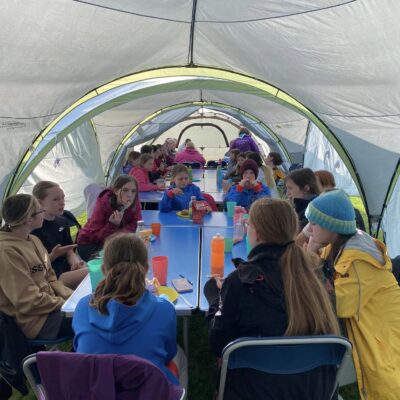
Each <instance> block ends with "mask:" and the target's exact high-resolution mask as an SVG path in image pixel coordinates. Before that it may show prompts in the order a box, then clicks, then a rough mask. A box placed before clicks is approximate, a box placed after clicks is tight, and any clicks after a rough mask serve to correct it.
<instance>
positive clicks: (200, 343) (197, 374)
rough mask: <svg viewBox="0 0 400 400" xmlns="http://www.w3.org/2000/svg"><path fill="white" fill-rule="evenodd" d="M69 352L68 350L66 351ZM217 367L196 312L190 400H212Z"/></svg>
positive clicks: (353, 399) (16, 399) (348, 395)
mask: <svg viewBox="0 0 400 400" xmlns="http://www.w3.org/2000/svg"><path fill="white" fill-rule="evenodd" d="M178 343H179V344H181V345H182V321H181V318H179V321H178ZM65 350H67V349H65ZM216 377H217V365H216V361H215V357H214V356H213V354H212V353H211V352H210V347H209V345H208V335H207V325H206V319H205V317H204V314H203V313H201V312H196V313H195V314H193V315H192V316H191V317H190V322H189V397H188V398H189V399H190V400H211V399H212V395H213V392H214V390H215V385H216ZM340 394H341V396H342V397H343V399H344V400H359V395H358V390H357V385H356V384H354V385H348V386H345V387H343V388H341V389H340ZM22 399H23V400H34V399H35V396H34V395H33V393H32V392H30V393H29V395H27V396H25V397H23V396H21V395H20V394H17V393H15V394H14V396H13V397H12V400H22Z"/></svg>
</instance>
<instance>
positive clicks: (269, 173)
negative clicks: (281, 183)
mask: <svg viewBox="0 0 400 400" xmlns="http://www.w3.org/2000/svg"><path fill="white" fill-rule="evenodd" d="M261 168H262V170H263V172H264V178H265V183H266V184H267V186H268V187H269V188H270V189H276V183H275V179H274V171H273V169H272V168H271V167H270V166H269V165H263V166H262V167H261Z"/></svg>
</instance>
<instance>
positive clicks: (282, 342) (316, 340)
mask: <svg viewBox="0 0 400 400" xmlns="http://www.w3.org/2000/svg"><path fill="white" fill-rule="evenodd" d="M314 344H339V345H342V346H343V348H344V353H343V356H342V358H341V360H340V362H339V363H338V364H337V366H338V369H337V372H336V379H335V384H334V387H333V391H332V393H331V396H330V399H332V396H333V395H334V393H335V391H336V389H337V388H338V386H339V380H340V376H341V374H342V372H343V368H344V366H345V365H346V363H347V362H348V361H349V359H350V358H351V351H352V345H351V343H350V342H349V341H348V340H347V339H346V338H344V337H341V336H330V335H326V336H324V335H322V336H301V337H300V336H292V337H290V336H284V337H269V338H265V337H261V338H254V337H245V338H240V339H237V340H234V341H233V342H231V343H228V344H227V345H226V346H225V348H224V349H223V351H222V360H221V361H222V362H221V374H220V383H219V391H218V400H223V398H224V392H225V384H226V377H227V373H228V366H229V359H230V356H231V355H232V354H233V353H234V352H235V351H237V350H238V349H243V348H246V347H253V346H293V345H304V346H307V345H314ZM322 365H328V363H327V364H324V363H321V364H320V366H322ZM234 368H235V367H234ZM234 368H232V369H234ZM248 368H252V366H251V365H249V366H248ZM305 371H307V369H304V371H303V372H305Z"/></svg>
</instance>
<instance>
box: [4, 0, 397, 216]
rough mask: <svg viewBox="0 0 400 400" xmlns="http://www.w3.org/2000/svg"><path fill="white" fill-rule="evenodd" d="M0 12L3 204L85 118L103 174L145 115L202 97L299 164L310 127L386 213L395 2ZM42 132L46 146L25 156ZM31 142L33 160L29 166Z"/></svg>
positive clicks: (393, 112)
mask: <svg viewBox="0 0 400 400" xmlns="http://www.w3.org/2000/svg"><path fill="white" fill-rule="evenodd" d="M194 7H195V8H194ZM0 11H1V12H0V55H1V59H2V60H3V62H2V63H0V141H1V143H2V146H0V159H1V160H2V161H1V165H0V196H2V197H3V195H4V193H5V191H6V188H7V186H8V184H9V182H10V179H12V178H13V177H14V173H15V172H16V171H17V168H18V166H19V165H21V166H22V168H21V170H19V171H18V176H16V179H15V180H13V182H14V183H13V187H12V191H16V190H18V189H19V187H20V186H21V185H23V184H24V182H25V180H26V178H28V177H29V175H30V173H31V171H32V170H34V169H35V167H36V165H37V164H38V161H39V160H40V159H41V158H43V157H47V154H49V152H50V151H53V150H52V147H54V146H56V147H57V146H58V145H59V144H60V143H62V142H63V141H64V136H65V135H66V134H67V133H69V132H74V130H76V129H79V126H80V125H82V124H83V123H86V122H88V121H89V120H90V119H91V118H94V120H96V119H98V120H101V123H98V126H96V121H95V126H96V131H97V129H99V131H102V129H103V128H104V131H102V132H104V135H103V134H102V132H100V134H99V143H100V145H99V147H98V148H99V150H98V151H99V152H100V160H101V161H100V163H101V165H102V167H103V168H104V167H105V166H106V165H107V162H108V160H109V159H110V155H111V154H112V152H113V150H114V149H110V147H112V146H113V145H114V144H115V143H119V141H120V138H123V137H124V136H125V135H126V133H127V132H129V131H130V130H131V129H132V128H133V127H134V126H135V125H137V124H138V123H140V122H141V120H140V118H143V117H144V116H148V115H151V113H153V112H155V111H157V110H159V109H160V108H162V107H168V106H171V105H175V104H179V103H183V102H186V101H196V100H197V101H198V100H200V101H202V100H204V101H215V102H220V103H224V104H227V105H231V106H233V107H236V108H238V109H240V110H243V111H245V112H247V113H249V114H250V115H253V116H255V117H256V118H257V119H259V120H260V121H261V122H262V123H265V125H266V126H268V127H269V128H270V129H271V131H273V132H275V133H277V134H278V137H279V138H280V139H281V140H282V142H283V143H284V144H285V146H286V148H287V149H288V150H289V153H290V155H291V156H293V157H294V158H299V157H300V156H301V154H302V151H303V149H302V146H303V145H304V143H305V137H306V133H307V129H308V126H309V120H311V122H312V123H313V124H314V125H315V126H317V127H318V129H320V130H321V131H322V132H323V134H324V135H326V136H327V137H328V139H329V141H330V143H331V144H334V145H335V150H336V151H337V153H338V156H339V157H340V158H341V159H342V160H343V162H344V163H345V164H346V166H347V167H350V172H351V174H352V178H353V179H355V183H356V184H357V185H358V188H359V189H362V190H361V195H362V196H363V197H364V199H365V201H366V207H367V211H368V213H369V215H370V216H374V217H377V218H379V216H380V215H381V214H382V212H383V210H384V205H385V204H384V202H385V199H386V197H387V193H388V191H389V189H390V184H391V182H392V178H393V176H394V174H395V170H396V167H397V165H398V161H399V154H400V140H399V132H398V126H399V125H400V113H399V111H398V110H399V109H400V90H399V89H400V88H399V86H400V75H399V73H398V65H399V64H400V52H399V51H398V39H397V38H398V37H400V25H399V24H398V15H400V3H399V2H398V1H396V0H386V1H385V2H384V3H382V2H380V1H377V0H362V1H361V0H358V1H356V0H317V1H310V0H296V1H293V0H252V1H250V0H248V1H243V0H241V1H239V0H231V1H229V2H228V1H218V2H216V1H212V0H198V1H190V0H179V1H178V0H169V1H168V2H167V3H166V2H160V1H156V0H146V1H144V0H142V1H135V2H129V1H126V0H97V1H90V0H87V1H86V0H85V1H70V0H56V1H53V2H48V1H46V0H36V1H35V2H26V1H23V0H14V1H12V2H10V1H8V2H2V4H1V6H0ZM179 67H181V68H182V71H180V72H179V71H178V72H177V74H178V75H179V76H178V75H176V76H172V75H173V68H176V69H177V70H178V69H179ZM165 68H166V69H165ZM183 71H185V72H183ZM168 74H170V75H168ZM196 74H197V75H198V77H197V78H194V76H196ZM229 74H234V75H235V78H234V79H231V78H229V79H228V78H226V76H227V75H229ZM189 76H190V77H192V78H193V79H187V77H189ZM121 77H126V79H125V81H126V82H125V83H123V82H122V81H123V78H122V81H121V84H119V83H118V81H117V80H118V79H121ZM130 77H135V79H136V80H135V79H133V80H130ZM252 77H253V78H254V81H252V80H251V79H252ZM254 82H258V83H259V86H258V87H257V85H256V84H255V83H254ZM266 83H268V84H269V85H271V89H270V90H269V91H268V90H265V91H264V93H262V91H263V90H264V86H266V85H265V84H266ZM286 94H287V95H288V96H286ZM164 95H165V96H164ZM169 95H170V97H169ZM160 96H164V97H163V98H162V99H161V97H160ZM80 99H85V100H82V101H81V102H80V104H78V105H77V106H76V107H75V106H74V107H73V108H72V109H71V110H70V111H69V112H68V113H66V118H65V119H63V120H61V121H58V122H57V123H56V124H54V126H52V124H53V123H54V121H56V119H57V118H58V117H60V115H63V113H64V112H66V110H67V109H68V108H69V107H71V106H73V105H74V104H75V102H77V101H79V100H80ZM285 100H287V102H286V103H285ZM294 100H296V101H297V102H298V104H297V103H296V102H295V101H294ZM142 102H146V103H147V105H148V107H147V108H146V110H144V108H143V110H142V111H143V112H142V113H140V112H138V113H135V112H134V111H135V110H136V109H140V105H141V103H142ZM123 103H125V104H126V105H127V108H126V110H127V112H126V113H125V114H124V113H123V112H120V110H118V108H119V106H121V105H122V104H123ZM107 110H110V111H107ZM309 110H310V111H311V113H310V112H309ZM129 111H132V118H131V119H130V116H129ZM108 112H109V114H108ZM106 114H107V115H106ZM118 114H119V115H120V116H121V115H122V114H124V115H125V117H124V118H122V119H121V121H118ZM121 125H123V126H122V127H121ZM48 126H49V127H53V128H54V131H53V133H54V135H53V138H52V139H51V140H49V141H48V142H46V140H43V142H41V138H40V139H38V140H37V141H36V142H35V143H34V146H33V147H32V143H33V142H34V139H35V138H38V135H39V134H40V132H42V131H44V129H45V128H46V127H48ZM278 126H279V127H278ZM286 128H287V129H286ZM49 130H50V133H51V128H50V129H49ZM45 132H46V133H47V131H45ZM114 135H115V136H114ZM57 136H59V138H57ZM69 136H71V137H72V136H73V134H72V133H71V134H70V135H69ZM48 139H50V136H49V138H48ZM142 139H145V138H142ZM40 143H42V144H40ZM35 146H37V147H36V149H37V150H36V151H37V154H39V158H38V159H35V158H29V157H28V156H29V152H28V150H29V149H31V150H33V149H34V147H35ZM96 151H97V150H96ZM27 152H28V153H27ZM25 155H27V157H25ZM23 159H24V163H22V164H21V161H22V160H23ZM36 168H37V167H36ZM39 168H40V166H39ZM21 172H23V173H21ZM82 173H83V172H82ZM393 196H395V197H396V199H397V197H398V196H399V194H398V191H393V193H392V197H391V198H389V201H392V200H391V199H392V198H393ZM396 199H394V200H396ZM394 200H393V201H394ZM396 201H397V200H396ZM396 204H397V203H396ZM399 214H400V210H399V209H398V208H397V209H394V210H393V215H391V218H393V219H397V220H399V218H400V215H399Z"/></svg>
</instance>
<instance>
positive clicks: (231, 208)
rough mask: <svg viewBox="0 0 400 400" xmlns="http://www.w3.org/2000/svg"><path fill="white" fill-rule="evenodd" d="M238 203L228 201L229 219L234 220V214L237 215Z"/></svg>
mask: <svg viewBox="0 0 400 400" xmlns="http://www.w3.org/2000/svg"><path fill="white" fill-rule="evenodd" d="M235 207H236V201H228V202H227V203H226V209H227V211H228V217H231V218H233V214H234V213H235Z"/></svg>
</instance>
